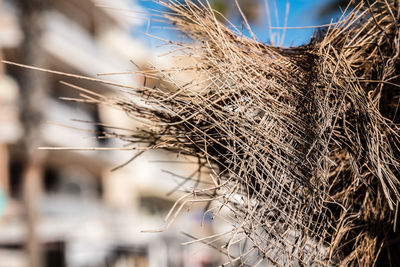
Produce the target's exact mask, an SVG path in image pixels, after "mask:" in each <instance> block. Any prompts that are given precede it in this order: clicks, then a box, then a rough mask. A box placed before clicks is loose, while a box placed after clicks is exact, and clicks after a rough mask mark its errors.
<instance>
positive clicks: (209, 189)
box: [82, 0, 400, 266]
mask: <svg viewBox="0 0 400 267" xmlns="http://www.w3.org/2000/svg"><path fill="white" fill-rule="evenodd" d="M183 2H184V3H182V1H180V2H178V1H175V0H164V1H161V4H162V5H164V6H166V7H167V8H168V10H169V12H168V13H165V14H164V15H163V18H164V19H166V21H167V23H170V24H171V25H173V26H176V27H177V28H179V30H180V31H182V32H183V33H184V34H186V36H187V37H188V38H187V40H188V41H187V42H177V43H174V42H170V43H171V44H172V45H174V46H176V47H177V49H176V50H175V53H177V54H178V55H180V56H182V55H184V56H185V57H187V58H190V62H191V64H186V65H185V66H184V67H182V68H171V69H164V70H161V73H162V79H163V80H164V81H167V82H168V83H169V84H170V85H173V86H172V87H171V86H170V89H166V88H161V87H148V86H144V87H143V88H136V89H134V90H132V88H130V89H128V91H129V93H131V94H136V95H139V96H140V98H141V99H142V100H143V101H144V102H145V104H143V103H138V102H133V101H132V100H131V99H130V98H129V97H123V96H122V95H121V97H118V98H107V97H104V96H101V95H98V94H96V93H90V92H86V93H85V95H83V99H82V101H86V102H91V103H100V104H107V105H112V106H114V107H116V108H119V109H122V110H124V111H126V112H127V113H128V114H129V115H130V116H135V117H141V118H145V119H146V120H147V121H149V122H151V126H149V127H143V128H142V129H141V130H140V132H137V133H135V134H126V135H121V134H119V135H118V136H116V137H119V138H121V139H123V140H125V141H128V142H131V143H132V144H133V143H141V144H142V143H146V144H148V146H147V148H148V149H153V148H162V149H167V150H171V151H174V152H177V153H180V154H185V155H191V156H193V155H194V156H196V157H198V158H199V159H200V161H201V162H203V163H202V165H201V166H200V167H199V172H201V171H202V170H204V168H206V169H208V171H209V172H210V178H211V183H212V185H210V184H207V183H203V182H204V181H197V182H196V183H194V185H195V188H194V189H193V190H192V191H190V192H188V193H187V194H186V195H184V196H183V197H181V198H180V199H179V201H178V202H177V203H176V205H175V206H174V207H173V208H172V210H171V212H170V216H168V218H167V220H168V223H171V222H173V220H174V218H175V217H176V216H177V214H178V213H179V212H180V210H181V209H182V207H183V205H184V204H186V203H188V202H204V203H208V202H210V201H212V203H211V204H210V205H208V209H207V212H212V213H213V214H214V215H215V216H218V214H220V215H221V216H224V217H225V219H226V220H228V221H229V222H230V223H231V224H232V226H233V229H232V230H231V231H229V232H227V233H221V234H219V235H215V236H211V237H208V238H202V239H199V240H198V241H199V242H204V243H207V244H210V245H212V246H215V247H217V248H219V247H220V246H217V245H218V244H219V243H218V242H219V241H218V240H227V243H226V244H225V246H223V247H222V253H225V254H226V255H227V257H228V259H229V261H228V263H227V264H232V265H235V264H237V265H240V266H249V265H250V266H255V265H258V264H264V263H268V264H272V265H275V266H289V265H295V266H306V265H307V266H309V265H322V266H330V265H346V266H347V265H351V266H371V265H376V264H377V263H379V264H387V263H388V262H396V261H398V260H399V258H398V255H397V254H396V253H395V254H393V251H395V249H396V248H394V247H395V246H397V244H398V241H396V240H393V239H394V238H396V235H395V234H393V232H394V231H395V230H396V229H395V228H396V227H397V222H396V217H397V210H398V206H399V200H400V195H399V190H400V186H399V177H400V176H399V175H400V173H399V159H400V157H399V152H400V151H399V145H400V143H399V133H400V132H399V125H398V123H399V119H400V115H399V113H400V112H398V106H399V105H398V103H399V100H400V99H399V96H400V94H399V92H400V91H399V90H400V72H399V66H400V64H399V53H400V45H399V41H400V35H399V34H400V32H399V21H400V20H399V19H400V3H399V2H398V1H387V0H378V1H375V2H374V3H361V4H360V5H359V6H358V7H357V8H355V9H354V10H353V11H348V12H347V13H346V14H347V15H346V16H343V17H342V18H341V19H340V20H339V22H338V23H335V24H332V25H331V26H330V27H329V28H328V29H327V30H326V32H325V33H324V34H323V37H322V38H319V39H314V40H313V41H312V42H311V43H310V44H309V45H305V46H301V47H297V48H279V47H272V46H268V45H266V44H263V43H260V42H257V41H256V39H255V38H246V37H243V36H242V32H241V30H239V29H237V28H235V27H234V26H233V25H230V26H224V24H222V23H220V22H219V21H218V20H217V19H216V13H215V11H213V10H211V8H210V7H209V6H208V5H207V3H205V4H204V3H202V2H193V1H190V0H186V1H183ZM218 16H220V15H218ZM244 24H245V25H247V22H246V19H245V18H244ZM228 25H229V24H228ZM247 28H248V31H249V32H250V33H251V29H250V27H248V25H247ZM190 40H192V41H190ZM158 72H159V70H150V71H144V72H143V73H142V74H143V75H144V76H146V77H148V78H149V77H150V78H151V77H154V76H157V73H158ZM182 72H183V73H185V72H191V73H196V77H194V78H193V80H192V81H191V82H189V83H186V84H182V83H178V82H176V80H175V76H176V75H177V74H180V73H182ZM171 88H174V90H172V89H171ZM106 135H108V136H109V137H115V135H114V134H112V133H111V132H110V133H106ZM208 182H210V180H209V181H208ZM213 244H214V245H213ZM396 257H397V258H396ZM399 262H400V261H399Z"/></svg>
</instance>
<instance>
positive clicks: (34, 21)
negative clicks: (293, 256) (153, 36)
mask: <svg viewBox="0 0 400 267" xmlns="http://www.w3.org/2000/svg"><path fill="white" fill-rule="evenodd" d="M111 6H112V7H113V8H111ZM127 10H133V11H137V12H140V11H141V9H140V7H139V5H138V4H137V3H136V2H135V1H123V0H119V1H108V2H107V1H102V2H99V1H93V0H47V1H46V0H26V1H25V0H18V1H15V0H9V1H6V0H3V1H2V2H0V49H1V50H0V58H1V59H5V60H9V61H14V62H19V63H23V64H28V65H33V66H38V67H42V68H47V69H52V70H58V71H63V72H67V73H74V74H78V75H83V76H89V77H96V75H97V74H99V73H110V72H118V71H121V72H122V71H130V70H135V69H136V66H142V65H144V64H145V62H147V61H148V60H149V59H151V58H152V57H153V55H152V51H151V50H149V49H147V47H145V46H144V45H142V44H141V43H140V42H138V41H137V40H135V36H133V35H132V34H131V30H132V28H133V27H137V26H138V25H140V24H143V23H146V21H145V20H144V16H143V15H141V16H138V15H137V14H136V15H135V16H134V15H132V14H129V13H127V14H126V13H125V14H121V12H122V13H124V12H126V11H127ZM138 14H139V13H138ZM140 17H142V19H140ZM129 60H132V61H133V62H134V64H132V63H131V62H130V61H129ZM107 78H108V80H111V81H117V82H120V83H124V84H128V85H131V86H135V85H140V83H142V78H141V77H138V76H135V75H133V74H132V75H121V76H118V77H116V76H112V77H107ZM60 80H63V81H66V82H71V83H75V84H77V83H78V84H79V86H82V87H85V88H90V89H95V90H96V91H97V92H100V93H104V94H112V93H113V89H114V88H112V87H110V86H106V85H102V84H99V83H89V82H87V81H82V80H79V81H78V80H76V79H73V78H66V77H62V76H57V75H52V74H46V73H42V72H35V71H31V70H27V69H23V68H19V67H15V66H10V65H3V64H2V65H0V266H1V267H23V266H32V267H39V266H51V267H54V266H57V267H62V266H74V267H75V266H76V267H80V266H82V267H83V266H121V267H122V266H214V265H215V264H216V263H217V262H218V260H219V259H218V257H217V256H216V255H217V254H216V253H215V252H213V251H211V250H202V251H201V252H198V251H194V250H193V247H182V246H181V245H180V243H181V242H183V241H187V239H185V238H184V235H182V234H181V231H185V230H187V231H188V232H189V231H191V232H193V229H192V228H193V227H198V228H199V229H197V230H199V231H197V230H196V231H197V232H201V233H204V234H207V233H211V232H212V228H211V226H210V224H207V223H206V224H205V225H204V226H203V227H200V221H201V217H202V216H201V211H200V210H199V211H198V212H196V211H195V212H194V213H191V214H192V215H190V216H185V217H183V218H182V219H180V220H178V221H177V223H176V224H174V226H173V227H172V229H170V230H168V231H166V232H164V233H158V234H154V233H151V234H149V233H141V232H140V231H141V230H149V229H158V228H161V227H163V226H164V222H163V217H162V216H164V215H165V214H166V212H167V211H168V210H169V209H170V208H171V206H172V205H173V203H174V201H175V200H176V198H177V197H176V196H174V194H172V195H171V194H170V195H168V192H169V191H170V190H171V189H173V188H174V187H175V186H176V181H174V179H171V175H170V174H168V173H167V172H163V171H162V169H168V168H169V169H170V170H172V171H174V172H178V173H179V171H180V173H182V174H185V173H186V174H188V173H190V172H191V167H190V166H189V167H187V166H188V164H185V165H183V164H174V165H171V164H167V163H163V162H165V161H171V157H172V159H173V160H176V157H175V156H174V155H170V154H168V153H165V152H161V151H155V152H149V153H145V154H144V155H143V156H142V157H140V158H138V159H137V160H136V161H134V162H133V163H132V164H130V165H128V166H127V167H125V168H123V169H121V170H118V171H115V172H110V170H111V169H112V168H114V167H116V166H118V165H119V164H121V163H123V162H125V161H126V160H128V159H129V158H130V157H132V152H112V151H109V152H104V153H96V152H93V151H92V152H79V151H41V150H38V149H37V148H38V147H39V146H56V147H70V146H73V147H110V146H120V145H123V144H117V143H112V141H105V140H102V139H96V138H94V134H93V133H94V132H101V131H103V127H102V126H101V125H98V124H94V123H83V122H79V121H72V120H71V119H79V120H82V121H90V122H101V123H105V124H113V125H115V124H117V125H119V126H123V127H125V128H129V127H134V126H135V125H134V122H132V121H130V120H128V119H123V118H124V116H125V115H124V114H121V113H118V112H116V111H113V110H111V109H107V108H99V107H96V106H94V105H84V104H76V103H74V102H71V101H62V100H60V99H59V97H60V96H62V97H76V96H78V93H77V92H76V91H74V90H73V89H71V88H69V87H67V86H65V85H63V84H61V83H60V82H59V81H60ZM77 81H78V82H77ZM110 120H111V121H110ZM48 122H57V123H59V124H65V125H68V126H70V127H63V126H60V125H54V124H51V123H48ZM75 127H76V128H84V129H86V130H85V131H80V130H77V129H75ZM179 182H180V181H179ZM195 210H196V209H195ZM206 221H207V220H206ZM200 228H201V229H200ZM177 229H179V231H178V230H177Z"/></svg>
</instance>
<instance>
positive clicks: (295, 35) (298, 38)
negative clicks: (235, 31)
mask: <svg viewBox="0 0 400 267" xmlns="http://www.w3.org/2000/svg"><path fill="white" fill-rule="evenodd" d="M226 1H232V0H226ZM261 1H263V0H261ZM265 1H268V3H269V9H270V14H271V24H272V26H273V27H283V26H284V25H285V17H286V16H285V14H286V10H287V8H286V7H287V1H286V0H265ZM330 1H331V0H288V2H289V16H288V21H287V26H288V27H299V26H315V25H320V24H324V23H327V22H329V19H325V20H321V19H318V16H317V12H318V10H320V8H321V7H322V6H323V5H324V4H326V3H328V2H330ZM138 2H139V4H140V5H141V6H142V7H143V8H144V9H147V10H151V9H153V10H160V6H159V5H158V4H156V3H153V2H151V1H148V0H145V1H143V0H139V1H138ZM275 6H276V8H275ZM275 10H277V14H278V17H279V19H278V20H277V18H276V16H275V15H274V14H275ZM153 12H154V11H153ZM263 14H265V12H264V13H263ZM263 18H264V19H262V20H260V22H258V23H256V24H255V25H252V29H253V31H254V33H255V35H256V37H257V38H258V40H259V41H261V42H265V43H268V42H269V41H270V34H269V29H268V27H267V25H268V24H267V20H266V16H263ZM149 26H150V27H148V26H147V23H146V25H143V26H142V27H141V28H140V29H136V30H134V34H135V33H139V32H140V31H142V32H146V31H147V32H148V33H149V34H152V35H155V36H158V37H161V38H165V39H172V40H174V39H176V38H177V36H176V33H175V32H173V31H168V30H165V29H162V28H160V27H162V26H165V25H162V24H160V23H158V22H155V21H151V22H150V25H149ZM313 32H314V29H288V30H286V34H285V39H284V42H283V43H282V45H283V46H285V47H288V46H298V45H301V44H306V43H308V42H309V40H310V38H311V36H312V34H313ZM273 33H274V35H280V36H282V35H283V30H278V29H274V30H273ZM146 39H147V40H146V43H148V45H150V46H152V47H153V48H156V47H157V46H159V45H160V44H161V42H160V41H158V40H155V39H152V38H150V39H149V38H148V37H146ZM275 43H277V40H276V39H275Z"/></svg>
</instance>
